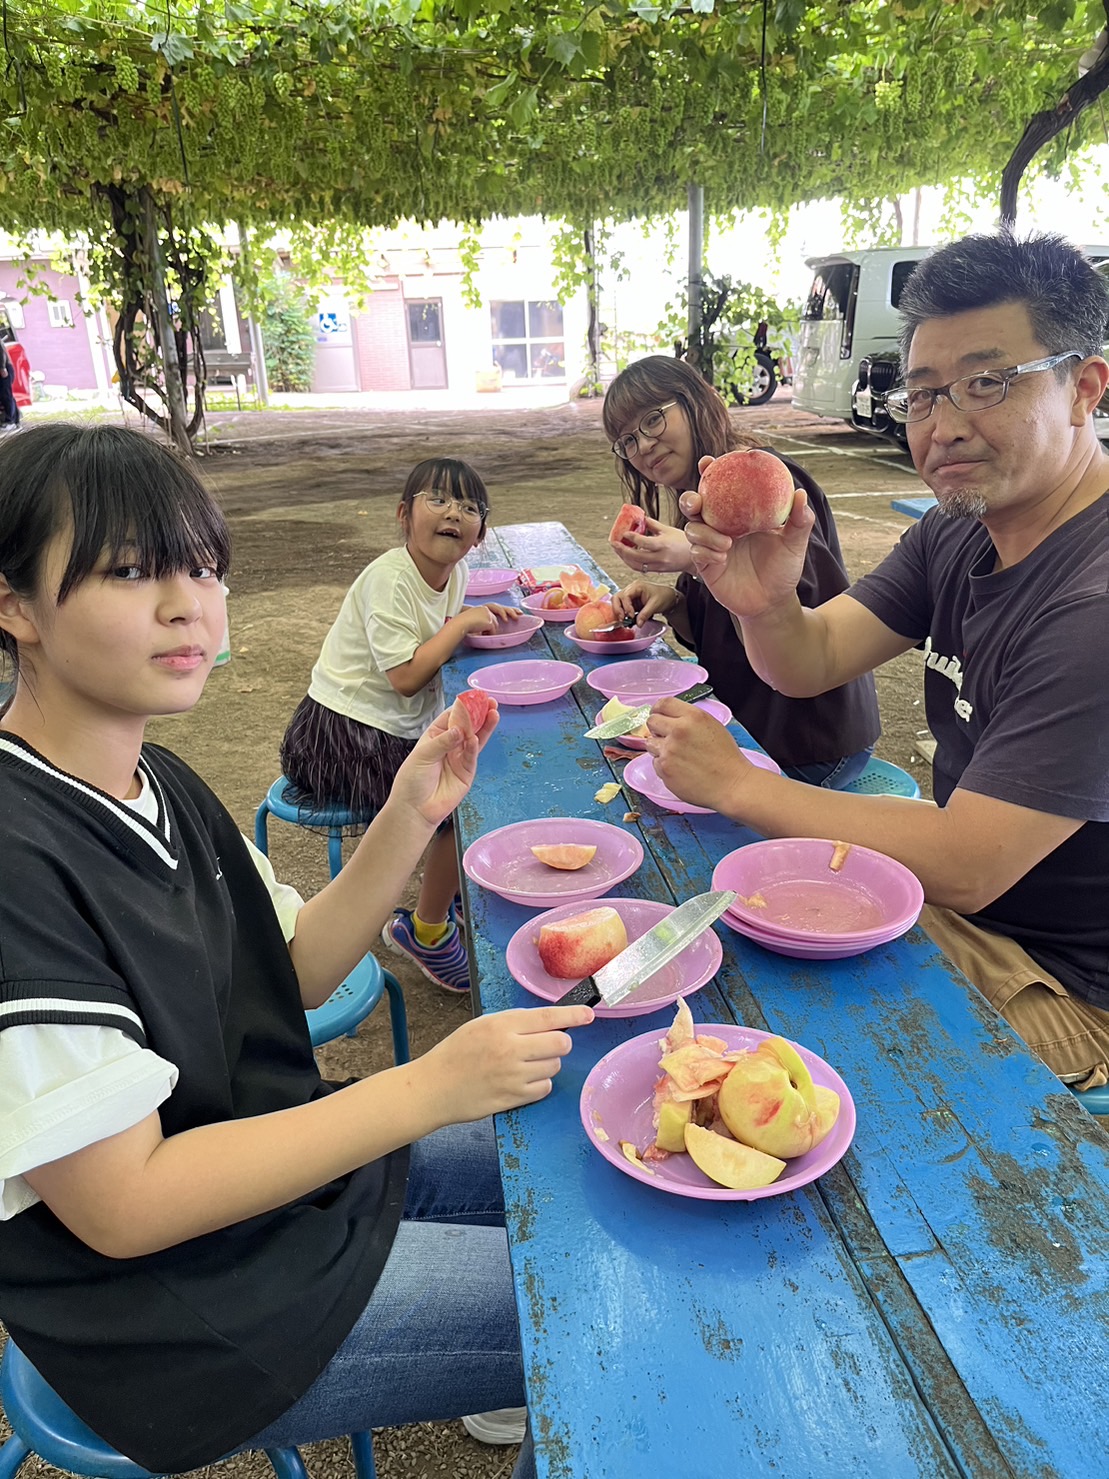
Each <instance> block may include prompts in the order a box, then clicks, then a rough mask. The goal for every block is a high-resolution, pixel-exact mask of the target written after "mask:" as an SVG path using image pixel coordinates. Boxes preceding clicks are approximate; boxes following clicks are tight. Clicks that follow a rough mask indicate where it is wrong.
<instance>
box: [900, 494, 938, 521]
mask: <svg viewBox="0 0 1109 1479" xmlns="http://www.w3.org/2000/svg"><path fill="white" fill-rule="evenodd" d="M935 506H936V500H935V499H934V498H933V497H931V495H929V496H928V497H927V498H895V499H894V500H893V502H892V503H891V504H890V508H892V509H896V510H897V512H898V513H899V514H908V516H909V518H910V519H919V518H923V516H924V515H925V514H926V513H927V512H928V510H929V509H930V508H935Z"/></svg>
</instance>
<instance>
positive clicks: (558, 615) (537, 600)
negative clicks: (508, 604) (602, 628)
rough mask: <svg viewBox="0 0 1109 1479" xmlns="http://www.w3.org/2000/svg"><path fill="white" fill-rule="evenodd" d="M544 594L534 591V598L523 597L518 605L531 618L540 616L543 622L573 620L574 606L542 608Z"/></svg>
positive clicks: (574, 614)
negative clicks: (531, 616) (530, 615)
mask: <svg viewBox="0 0 1109 1479" xmlns="http://www.w3.org/2000/svg"><path fill="white" fill-rule="evenodd" d="M546 594H547V592H546V591H536V593H535V595H534V596H525V597H524V599H523V600H522V601H521V602H520V605H521V606H523V607H524V609H525V610H526V611H530V612H531V614H532V615H533V616H541V617H542V618H543V620H544V621H573V620H574V618H575V617H576V616H577V614H578V608H577V607H576V606H544V605H543V597H544V596H545V595H546Z"/></svg>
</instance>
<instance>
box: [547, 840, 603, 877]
mask: <svg viewBox="0 0 1109 1479" xmlns="http://www.w3.org/2000/svg"><path fill="white" fill-rule="evenodd" d="M531 850H532V852H533V853H534V854H535V856H536V857H537V858H538V859H539V861H540V862H541V863H546V865H547V867H548V868H561V869H563V870H564V871H565V872H567V873H574V872H576V871H577V869H578V868H584V867H585V865H586V863H591V862H592V861H593V858H594V856H595V854H596V851H597V849H596V847H595V846H594V847H586V845H585V843H584V842H551V843H546V842H544V843H541V844H540V845H539V846H538V847H533V848H532V849H531Z"/></svg>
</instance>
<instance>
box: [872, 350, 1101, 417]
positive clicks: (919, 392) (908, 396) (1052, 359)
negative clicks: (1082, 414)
mask: <svg viewBox="0 0 1109 1479" xmlns="http://www.w3.org/2000/svg"><path fill="white" fill-rule="evenodd" d="M1068 359H1085V355H1083V354H1080V353H1079V351H1078V350H1077V349H1068V350H1067V351H1066V353H1065V354H1051V355H1048V357H1047V359H1032V360H1029V361H1028V363H1027V364H1023V365H1013V366H1011V368H1009V369H1008V370H980V371H979V372H978V373H977V374H976V375H963V376H961V377H960V379H958V380H952V382H951V384H950V385H936V386H929V385H913V386H904V385H902V386H899V387H898V389H897V390H891V391H890V392H889V394H888V395H887V396H886V406H887V408H888V410H889V413H890V415H891V416H892V417H893V419H894V420H895V421H900V422H901V423H902V425H904V423H905V422H913V421H927V419H928V417H929V416H931V414H932V412H933V411H934V410H935V409H936V402H937V401H938V400H939V398H940V396H941V395H945V396H946V397H947V399H948V400H949V401H950V402H951V404H952V405H953V406H954V407H955V408H956V409H957V410H959V411H988V410H989V408H990V407H991V406H1000V404H1001V402H1002V401H1003V400H1004V399H1005V397H1006V396H1007V395H1008V394H1009V386H1010V385H1011V384H1012V382H1013V381H1014V380H1016V379H1017V378H1018V377H1019V376H1021V375H1034V374H1035V373H1036V372H1037V371H1039V370H1053V369H1054V368H1055V366H1056V365H1061V364H1062V363H1063V361H1064V360H1068Z"/></svg>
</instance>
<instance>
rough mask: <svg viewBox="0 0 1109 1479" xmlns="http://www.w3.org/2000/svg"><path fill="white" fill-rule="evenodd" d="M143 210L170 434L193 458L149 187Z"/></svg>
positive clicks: (143, 200) (143, 198)
mask: <svg viewBox="0 0 1109 1479" xmlns="http://www.w3.org/2000/svg"><path fill="white" fill-rule="evenodd" d="M142 207H143V226H144V234H145V238H146V259H147V267H148V270H149V272H150V286H151V297H152V299H153V307H154V332H155V336H156V338H157V341H158V352H159V354H160V355H161V359H162V374H163V376H164V384H165V390H166V408H167V410H168V411H169V434H170V436H171V437H172V438H173V441H174V443H175V444H176V445H177V446H178V447H179V448H180V449H181V451H182V452H184V453H186V455H189V456H191V455H192V450H193V448H192V441H191V440H190V437H189V428H188V414H187V411H186V407H185V387H184V386H183V385H182V383H181V364H180V360H179V358H178V355H177V340H176V336H175V334H174V332H173V325H172V323H171V322H170V317H169V303H168V302H167V300H166V274H165V267H164V264H163V262H162V247H161V243H160V242H159V240H158V218H157V213H156V211H155V207H154V197H153V196H152V195H151V193H150V191H149V190H147V189H146V188H145V187H144V189H143V190H142Z"/></svg>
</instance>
